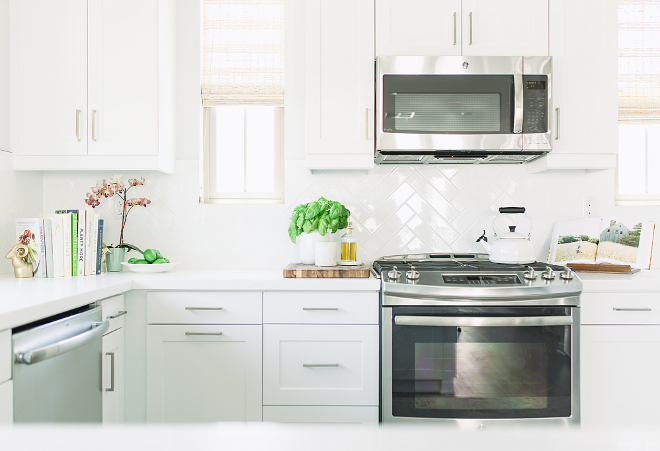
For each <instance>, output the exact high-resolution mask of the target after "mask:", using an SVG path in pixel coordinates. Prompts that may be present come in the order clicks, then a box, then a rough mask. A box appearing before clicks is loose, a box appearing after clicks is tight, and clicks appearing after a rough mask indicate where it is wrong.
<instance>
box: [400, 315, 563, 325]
mask: <svg viewBox="0 0 660 451" xmlns="http://www.w3.org/2000/svg"><path fill="white" fill-rule="evenodd" d="M394 324H396V325H397V326H423V327H429V326H431V327H432V326H437V327H520V326H570V325H571V324H573V318H571V317H570V316H520V317H517V316H513V317H512V316H497V317H485V316H481V317H474V316H473V317H467V316H395V317H394Z"/></svg>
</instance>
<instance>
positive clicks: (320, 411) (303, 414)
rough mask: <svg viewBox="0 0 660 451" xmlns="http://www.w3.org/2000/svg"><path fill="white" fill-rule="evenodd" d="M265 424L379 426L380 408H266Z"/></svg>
mask: <svg viewBox="0 0 660 451" xmlns="http://www.w3.org/2000/svg"><path fill="white" fill-rule="evenodd" d="M264 422H272V423H325V424H374V425H378V407H375V406H374V407H367V406H264Z"/></svg>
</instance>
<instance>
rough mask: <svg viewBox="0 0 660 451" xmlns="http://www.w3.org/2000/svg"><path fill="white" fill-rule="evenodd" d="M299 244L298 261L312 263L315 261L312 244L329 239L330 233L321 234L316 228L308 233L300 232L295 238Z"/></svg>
mask: <svg viewBox="0 0 660 451" xmlns="http://www.w3.org/2000/svg"><path fill="white" fill-rule="evenodd" d="M296 241H297V242H298V245H299V246H300V261H301V262H303V263H304V264H306V265H313V264H314V261H315V254H314V246H315V245H316V243H324V242H327V241H330V234H329V233H326V234H325V236H321V234H320V233H319V232H318V230H315V231H313V232H310V233H304V232H303V233H301V234H300V236H299V237H298V239H297V240H296Z"/></svg>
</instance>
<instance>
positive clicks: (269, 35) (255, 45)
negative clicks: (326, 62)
mask: <svg viewBox="0 0 660 451" xmlns="http://www.w3.org/2000/svg"><path fill="white" fill-rule="evenodd" d="M283 13H284V0H204V36H203V39H204V42H203V53H204V55H203V68H202V104H203V105H204V106H221V105H257V106H284V28H283V25H284V21H283V19H284V18H283Z"/></svg>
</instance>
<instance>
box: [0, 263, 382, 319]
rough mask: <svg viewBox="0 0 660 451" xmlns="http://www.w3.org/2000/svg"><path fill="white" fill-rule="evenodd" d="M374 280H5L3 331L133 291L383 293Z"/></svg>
mask: <svg viewBox="0 0 660 451" xmlns="http://www.w3.org/2000/svg"><path fill="white" fill-rule="evenodd" d="M379 289H380V281H379V280H378V279H374V278H368V279H285V278H284V277H282V270H232V271H176V270H174V271H171V272H166V273H158V274H138V273H131V272H121V273H106V274H101V275H98V276H85V277H58V278H52V279H16V278H14V276H13V274H5V275H3V276H1V277H0V330H3V329H8V328H12V327H16V326H20V325H22V324H26V323H29V322H32V321H36V320H38V319H41V318H45V317H48V316H51V315H55V314H58V313H61V312H64V311H66V310H70V309H73V308H76V307H80V306H82V305H85V304H89V303H91V302H94V301H97V300H99V299H103V298H107V297H110V296H115V295H117V294H121V293H125V292H127V291H130V290H230V291H378V290H379Z"/></svg>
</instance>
